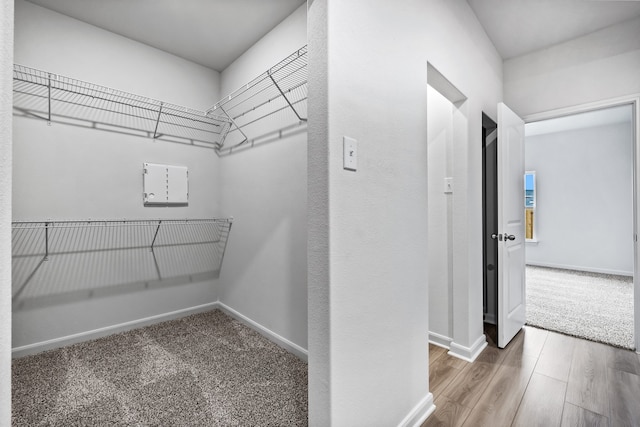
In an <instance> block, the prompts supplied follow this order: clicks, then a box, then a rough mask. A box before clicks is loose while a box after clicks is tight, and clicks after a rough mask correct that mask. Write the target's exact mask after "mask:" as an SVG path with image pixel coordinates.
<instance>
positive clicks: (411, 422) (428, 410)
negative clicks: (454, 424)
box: [398, 393, 436, 427]
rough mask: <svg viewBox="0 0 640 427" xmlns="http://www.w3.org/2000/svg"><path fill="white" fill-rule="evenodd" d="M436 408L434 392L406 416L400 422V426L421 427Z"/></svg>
mask: <svg viewBox="0 0 640 427" xmlns="http://www.w3.org/2000/svg"><path fill="white" fill-rule="evenodd" d="M435 410H436V405H434V404H433V394H431V393H429V394H427V395H426V396H425V397H424V398H423V399H422V400H421V401H420V402H418V404H417V405H416V406H414V408H413V409H412V410H411V412H409V413H408V414H407V416H406V417H404V419H403V420H402V421H401V422H400V424H398V427H420V426H421V425H422V423H424V421H425V420H426V419H427V418H429V415H431V414H433V412H434V411H435Z"/></svg>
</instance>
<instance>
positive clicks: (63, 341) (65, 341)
mask: <svg viewBox="0 0 640 427" xmlns="http://www.w3.org/2000/svg"><path fill="white" fill-rule="evenodd" d="M217 304H218V303H217V302H212V303H208V304H202V305H198V306H195V307H189V308H185V309H182V310H176V311H171V312H169V313H162V314H158V315H156V316H149V317H145V318H143V319H137V320H132V321H130V322H124V323H119V324H117V325H111V326H106V327H104V328H98V329H93V330H91V331H86V332H80V333H77V334H72V335H67V336H64V337H60V338H54V339H51V340H47V341H41V342H37V343H33V344H28V345H24V346H21V347H14V348H12V349H11V357H13V358H17V357H23V356H29V355H31V354H36V353H40V352H43V351H46V350H53V349H54V348H59V347H64V346H67V345H71V344H76V343H79V342H83V341H90V340H94V339H98V338H102V337H106V336H108V335H112V334H117V333H120V332H126V331H130V330H131V329H136V328H141V327H143V326H149V325H152V324H155V323H160V322H165V321H167V320H174V319H178V318H180V317H185V316H189V315H192V314H197V313H204V312H205V311H211V310H213V309H215V308H217Z"/></svg>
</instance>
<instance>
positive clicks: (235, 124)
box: [218, 105, 249, 148]
mask: <svg viewBox="0 0 640 427" xmlns="http://www.w3.org/2000/svg"><path fill="white" fill-rule="evenodd" d="M218 108H220V109H221V110H222V112H223V113H224V114H225V115H226V116H227V117H229V120H231V123H233V125H234V126H235V127H236V129H238V131H239V132H240V133H241V134H242V136H244V140H242V142H241V143H240V144H236V145H235V147H237V146H238V145H242V144H244V143H245V142H247V141H248V140H249V138H248V137H247V135H245V133H244V132H242V129H240V126H238V124H237V123H236V121H235V120H233V117H231V116H230V115H229V114H228V113H227V112H226V111H225V110H224V108H223V107H222V105H221V106H219V107H218ZM220 148H222V147H220Z"/></svg>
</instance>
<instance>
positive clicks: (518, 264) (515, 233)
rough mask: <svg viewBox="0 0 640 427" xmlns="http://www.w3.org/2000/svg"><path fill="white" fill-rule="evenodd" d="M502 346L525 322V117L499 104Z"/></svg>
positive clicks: (499, 256)
mask: <svg viewBox="0 0 640 427" xmlns="http://www.w3.org/2000/svg"><path fill="white" fill-rule="evenodd" d="M496 238H497V239H498V347H500V348H504V347H506V346H507V344H509V342H510V341H511V339H512V338H513V337H514V336H515V335H516V334H517V333H518V331H520V329H522V327H523V326H524V322H525V266H524V250H525V242H524V238H525V234H524V121H523V120H522V119H521V118H520V117H518V116H517V115H516V114H515V113H514V112H513V111H511V110H510V109H509V108H508V107H507V106H506V105H504V104H502V103H500V104H498V235H497V236H496Z"/></svg>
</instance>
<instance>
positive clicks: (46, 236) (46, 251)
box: [44, 222, 49, 261]
mask: <svg viewBox="0 0 640 427" xmlns="http://www.w3.org/2000/svg"><path fill="white" fill-rule="evenodd" d="M48 259H49V223H48V222H45V223H44V261H47V260H48Z"/></svg>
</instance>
